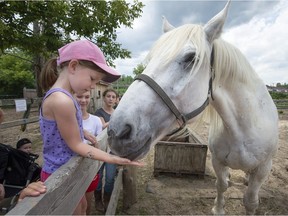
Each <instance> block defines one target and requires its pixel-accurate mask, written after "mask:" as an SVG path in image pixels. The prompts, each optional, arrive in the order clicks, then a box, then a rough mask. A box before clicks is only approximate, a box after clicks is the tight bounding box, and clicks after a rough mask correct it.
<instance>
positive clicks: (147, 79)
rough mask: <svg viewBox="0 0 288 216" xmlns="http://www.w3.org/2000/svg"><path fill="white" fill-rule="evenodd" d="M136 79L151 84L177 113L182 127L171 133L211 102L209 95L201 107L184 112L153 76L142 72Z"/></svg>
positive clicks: (173, 111) (175, 113)
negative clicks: (180, 110) (181, 111)
mask: <svg viewBox="0 0 288 216" xmlns="http://www.w3.org/2000/svg"><path fill="white" fill-rule="evenodd" d="M210 79H212V78H210ZM135 80H141V81H144V82H145V83H146V84H147V85H148V86H150V87H151V88H152V89H153V90H154V92H155V93H157V94H158V95H159V97H160V98H161V99H162V101H163V102H164V103H165V104H166V106H167V107H168V108H169V109H170V111H171V112H172V113H173V114H174V115H175V117H176V119H177V121H178V123H179V125H180V128H178V129H177V130H176V131H173V132H172V133H171V134H174V133H176V132H177V131H179V130H181V129H182V128H184V127H185V125H186V123H187V121H188V120H190V119H192V118H194V117H195V116H197V115H199V114H200V113H201V112H202V111H203V110H204V109H205V108H206V106H207V105H208V104H209V97H207V99H206V100H205V102H204V103H203V104H202V105H201V106H200V107H199V108H197V109H196V110H194V111H192V112H190V113H187V114H182V113H180V112H179V110H178V109H177V107H176V106H175V104H174V103H173V102H172V100H171V99H170V98H169V97H168V95H167V94H166V93H165V92H164V90H163V89H162V88H161V87H160V86H159V85H158V84H157V83H156V82H155V81H154V80H153V79H152V78H151V77H149V76H147V75H146V74H140V75H138V76H137V77H135ZM209 83H210V82H209ZM211 83H212V81H211ZM209 91H210V85H209ZM171 134H170V135H171Z"/></svg>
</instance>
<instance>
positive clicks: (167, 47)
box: [146, 24, 208, 71]
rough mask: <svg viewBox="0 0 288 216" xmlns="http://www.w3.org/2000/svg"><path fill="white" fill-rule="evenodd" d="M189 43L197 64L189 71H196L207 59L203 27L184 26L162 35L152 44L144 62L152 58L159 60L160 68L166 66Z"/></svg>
mask: <svg viewBox="0 0 288 216" xmlns="http://www.w3.org/2000/svg"><path fill="white" fill-rule="evenodd" d="M187 43H191V44H193V45H194V46H195V48H196V55H195V58H197V61H196V62H197V64H195V65H194V66H193V68H192V70H191V71H193V70H195V69H198V68H199V67H200V66H201V65H202V63H203V61H204V59H205V58H207V52H206V51H207V48H208V46H207V42H206V38H205V33H204V30H203V27H202V26H200V25H193V24H186V25H183V26H180V27H178V28H176V29H173V30H171V31H169V32H167V33H165V34H163V35H162V36H161V37H160V38H159V39H158V40H157V41H156V42H155V44H154V46H153V48H152V49H151V51H150V52H149V54H148V56H147V58H146V61H147V62H149V61H150V60H151V59H153V58H157V59H159V60H161V66H163V67H164V66H166V65H167V64H168V63H169V62H171V61H172V60H173V59H175V58H176V56H177V55H178V54H179V53H180V51H181V49H182V48H183V47H184V46H185V44H187Z"/></svg>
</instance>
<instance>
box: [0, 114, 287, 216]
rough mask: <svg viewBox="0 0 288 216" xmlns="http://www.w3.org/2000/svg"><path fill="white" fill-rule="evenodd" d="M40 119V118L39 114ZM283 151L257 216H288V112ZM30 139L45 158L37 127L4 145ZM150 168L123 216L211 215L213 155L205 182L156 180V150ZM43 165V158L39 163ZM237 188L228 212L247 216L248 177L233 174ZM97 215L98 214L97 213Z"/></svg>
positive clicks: (14, 133)
mask: <svg viewBox="0 0 288 216" xmlns="http://www.w3.org/2000/svg"><path fill="white" fill-rule="evenodd" d="M22 115H23V113H16V114H15V111H14V110H5V121H11V120H13V119H14V120H15V119H17V118H21V116H22ZM35 115H36V114H35ZM279 119H280V121H279V148H278V153H277V155H276V157H275V158H274V160H273V168H272V171H271V173H270V175H269V177H268V179H267V180H266V181H265V183H264V185H263V186H262V188H261V191H260V204H259V208H258V210H257V212H256V214H257V215H288V205H287V203H288V110H287V111H285V112H284V113H283V114H280V115H279ZM207 129H208V125H203V126H202V127H201V128H200V130H199V135H200V136H201V137H202V138H203V139H204V140H207ZM22 137H27V138H29V139H31V140H32V142H33V143H34V144H33V148H34V152H35V153H38V154H40V155H41V148H42V146H41V137H40V132H39V126H38V124H37V123H35V124H30V125H28V126H27V129H26V131H25V132H21V131H20V127H19V126H18V127H14V128H9V129H2V130H1V131H0V142H1V143H5V144H10V145H12V146H15V144H16V142H17V140H18V139H19V138H22ZM144 161H145V162H146V164H147V165H146V166H145V167H143V168H138V170H137V203H135V204H134V205H133V206H131V208H130V209H128V210H127V211H125V212H124V211H122V208H121V200H120V202H119V207H118V209H117V214H119V215H124V214H125V215H208V214H211V209H212V207H213V202H214V198H215V196H216V188H215V175H214V172H213V169H212V167H211V162H210V152H209V151H208V154H207V161H206V171H205V173H206V174H205V176H204V178H200V177H197V176H182V177H181V176H180V177H176V176H171V175H170V176H167V175H160V176H158V177H154V175H153V169H154V150H152V151H151V152H150V153H149V154H148V155H147V156H146V157H145V159H144ZM38 163H39V164H40V165H41V164H42V158H41V156H40V158H39V159H38ZM231 174H232V175H231V180H232V182H233V183H235V185H234V186H233V187H230V188H229V189H228V191H227V192H226V193H225V197H226V205H225V210H226V214H228V215H243V214H245V209H244V206H243V202H242V198H243V191H244V190H245V188H246V186H245V185H244V184H243V176H244V173H242V172H240V171H231ZM93 214H96V212H95V211H94V210H93Z"/></svg>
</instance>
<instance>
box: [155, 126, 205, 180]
mask: <svg viewBox="0 0 288 216" xmlns="http://www.w3.org/2000/svg"><path fill="white" fill-rule="evenodd" d="M188 132H189V135H188V136H186V137H184V138H181V139H177V138H176V139H170V140H169V139H168V140H167V139H165V140H162V141H159V142H158V143H157V144H156V145H155V157H154V176H158V175H159V174H173V175H177V176H181V175H197V176H199V177H204V175H205V166H206V156H207V144H206V143H204V142H203V140H202V139H201V138H200V137H199V136H198V135H197V134H195V133H194V132H192V131H191V130H188Z"/></svg>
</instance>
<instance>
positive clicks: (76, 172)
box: [7, 130, 136, 215]
mask: <svg viewBox="0 0 288 216" xmlns="http://www.w3.org/2000/svg"><path fill="white" fill-rule="evenodd" d="M97 140H98V143H99V146H100V148H101V149H102V150H105V149H106V148H107V131H106V130H104V131H102V132H101V133H100V134H99V135H98V137H97ZM101 164H102V162H100V161H96V160H92V159H88V158H83V157H80V156H75V157H73V158H71V159H70V160H69V162H68V163H66V164H65V165H63V166H62V167H61V168H59V169H58V170H57V171H56V172H54V173H53V174H52V175H51V176H50V177H49V178H48V179H47V180H46V182H45V185H46V186H47V192H46V193H45V194H42V195H40V196H39V197H27V198H25V199H24V200H23V201H21V202H20V203H18V204H17V205H16V207H15V208H14V209H12V210H11V211H10V212H8V214H7V215H71V214H72V213H73V211H74V210H75V208H76V206H77V204H78V203H79V201H80V200H81V198H82V197H83V195H84V194H85V192H86V190H87V188H88V186H89V184H90V182H91V181H92V179H93V178H94V177H95V173H97V172H98V170H99V168H100V166H101ZM125 169H126V168H124V170H125ZM127 174H129V172H125V171H124V172H123V168H120V169H119V173H118V176H117V179H116V182H115V185H114V189H113V192H112V195H111V199H110V202H109V206H108V209H107V211H106V215H115V212H116V207H117V203H118V199H119V194H120V191H121V189H122V182H123V181H122V178H123V179H124V176H125V175H126V177H125V178H126V179H130V180H132V182H135V179H132V178H131V177H130V176H127ZM127 183H130V184H129V185H125V186H123V188H124V187H125V188H128V189H129V188H131V181H130V182H127ZM135 193H136V192H135ZM124 194H125V195H126V196H129V194H127V193H123V196H124ZM124 200H126V201H127V200H128V201H129V202H130V203H123V206H131V202H133V203H134V202H135V200H133V199H132V200H131V198H128V199H127V198H124V197H123V201H124ZM133 203H132V204H133Z"/></svg>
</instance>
